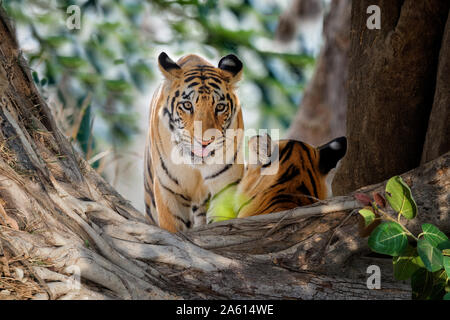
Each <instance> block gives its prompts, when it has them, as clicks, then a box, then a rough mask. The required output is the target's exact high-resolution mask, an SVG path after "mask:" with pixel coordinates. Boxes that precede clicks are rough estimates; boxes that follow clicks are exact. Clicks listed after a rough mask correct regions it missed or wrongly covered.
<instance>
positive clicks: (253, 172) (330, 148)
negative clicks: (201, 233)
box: [207, 135, 347, 222]
mask: <svg viewBox="0 0 450 320" xmlns="http://www.w3.org/2000/svg"><path fill="white" fill-rule="evenodd" d="M346 150H347V139H346V138H345V137H340V138H336V139H334V140H332V141H330V142H328V143H326V144H324V145H322V146H320V147H317V148H316V147H313V146H311V145H309V144H307V143H304V142H301V141H296V140H279V141H272V140H271V139H270V137H269V136H268V135H265V136H255V137H252V138H251V139H250V140H249V154H250V159H251V158H252V156H253V158H254V159H257V161H256V162H255V163H249V164H248V165H247V169H246V171H245V173H244V176H243V177H242V179H241V180H240V182H239V183H235V184H232V185H229V186H228V187H227V188H226V189H224V190H223V191H221V192H220V193H218V194H217V196H215V197H214V198H213V199H212V200H211V202H210V205H209V208H208V213H207V219H208V222H214V221H221V220H226V219H230V218H236V217H238V218H243V217H248V216H254V215H260V214H267V213H271V212H278V211H283V210H288V209H293V208H296V207H300V206H305V205H309V204H312V203H314V202H316V201H318V200H323V199H326V198H327V197H329V196H331V188H330V183H331V180H330V179H329V178H330V171H331V170H332V169H333V168H335V167H336V165H337V163H338V161H339V160H340V159H341V158H342V157H343V156H344V155H345V153H346ZM273 166H275V167H276V168H277V170H273Z"/></svg>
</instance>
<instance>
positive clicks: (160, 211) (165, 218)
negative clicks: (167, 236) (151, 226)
mask: <svg viewBox="0 0 450 320" xmlns="http://www.w3.org/2000/svg"><path fill="white" fill-rule="evenodd" d="M154 187H155V202H156V211H157V215H158V223H159V227H160V228H162V229H166V230H168V231H170V232H177V226H176V223H175V218H174V216H173V214H172V212H171V211H170V209H169V207H168V206H167V200H169V201H171V200H172V201H176V199H170V198H172V197H171V196H170V195H167V194H164V196H165V197H166V199H164V198H163V195H162V193H161V186H160V185H159V182H158V180H156V181H155V184H154ZM167 198H168V199H167ZM164 200H166V201H164Z"/></svg>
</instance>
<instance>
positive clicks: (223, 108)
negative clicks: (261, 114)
mask: <svg viewBox="0 0 450 320" xmlns="http://www.w3.org/2000/svg"><path fill="white" fill-rule="evenodd" d="M158 66H159V69H160V71H161V73H162V75H163V77H164V80H163V83H162V84H161V85H160V86H159V88H158V89H157V90H156V91H155V92H154V94H153V97H152V100H151V103H150V117H149V125H148V127H149V129H148V134H147V140H146V147H145V159H144V162H145V164H144V165H145V170H144V171H145V172H144V187H145V211H146V216H147V217H148V218H149V219H150V221H151V222H152V223H154V224H156V225H158V226H159V227H161V228H163V229H165V230H168V231H170V232H177V231H184V230H187V229H190V228H194V227H197V226H200V225H204V224H205V223H206V205H207V203H208V201H209V199H210V198H211V196H213V195H215V194H216V193H217V192H218V191H220V190H221V189H222V188H223V187H224V186H226V185H228V184H230V183H233V182H235V181H238V180H240V179H241V178H242V175H243V173H244V159H243V149H244V148H243V130H244V123H243V117H242V110H241V105H240V102H239V99H238V97H237V94H236V93H235V91H236V87H237V86H236V84H237V83H238V81H239V80H240V79H241V76H242V72H243V64H242V62H241V61H240V60H239V58H238V57H237V56H235V55H233V54H229V55H227V56H225V57H223V58H221V59H220V61H219V63H218V67H214V66H213V65H212V64H210V63H209V62H208V61H206V60H205V59H203V58H202V57H200V56H198V55H194V54H190V55H187V56H184V57H182V58H180V59H179V60H178V61H177V62H174V61H173V60H172V59H171V58H170V57H169V56H168V55H167V54H166V53H165V52H162V53H161V54H160V55H159V56H158Z"/></svg>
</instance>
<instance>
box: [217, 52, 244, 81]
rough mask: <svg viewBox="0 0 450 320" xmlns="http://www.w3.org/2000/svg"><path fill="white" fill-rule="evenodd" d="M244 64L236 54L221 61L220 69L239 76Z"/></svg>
mask: <svg viewBox="0 0 450 320" xmlns="http://www.w3.org/2000/svg"><path fill="white" fill-rule="evenodd" d="M242 66H243V65H242V62H241V60H239V58H238V57H236V56H235V55H234V54H229V55H227V56H225V57H223V58H222V59H220V61H219V69H222V70H224V71H227V72H229V73H231V74H232V75H233V77H235V76H237V75H238V74H239V73H240V72H241V71H242Z"/></svg>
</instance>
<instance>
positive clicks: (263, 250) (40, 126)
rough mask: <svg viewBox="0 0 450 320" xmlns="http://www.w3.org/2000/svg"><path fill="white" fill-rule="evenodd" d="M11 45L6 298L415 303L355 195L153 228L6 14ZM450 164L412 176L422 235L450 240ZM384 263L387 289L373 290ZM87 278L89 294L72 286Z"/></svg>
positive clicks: (3, 53)
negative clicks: (111, 181) (185, 228)
mask: <svg viewBox="0 0 450 320" xmlns="http://www.w3.org/2000/svg"><path fill="white" fill-rule="evenodd" d="M0 39H2V41H1V43H0V88H1V92H0V96H1V100H0V150H1V153H0V261H1V269H0V272H2V273H4V274H10V275H11V276H9V277H1V278H0V286H3V288H1V287H0V298H5V297H6V298H8V297H13V298H24V297H32V298H42V299H48V298H51V299H82V298H89V299H109V298H112V299H175V298H200V299H212V298H225V299H227V298H228V299H238V298H259V299H267V298H272V299H281V298H283V299H289V298H295V299H408V298H410V289H409V284H406V283H402V282H397V281H394V280H393V277H392V262H391V259H388V258H383V257H379V256H374V255H372V254H371V253H370V250H369V249H368V247H367V245H366V242H367V240H366V239H362V238H360V237H358V235H357V227H356V225H357V222H356V220H357V214H356V211H355V210H356V209H358V208H360V205H359V204H358V203H357V202H356V201H355V200H354V199H353V197H351V196H346V197H339V198H334V199H330V200H327V201H323V202H322V203H319V204H316V205H313V206H309V207H303V208H297V209H293V210H289V211H286V212H279V213H274V214H269V215H264V216H256V217H251V218H246V219H236V220H231V221H226V222H221V223H216V224H211V225H208V226H203V227H201V228H197V229H193V230H190V231H189V232H185V233H177V234H172V233H169V232H167V231H164V230H161V229H159V228H158V227H156V226H153V225H150V224H148V222H147V221H146V219H145V218H144V216H143V215H142V214H141V213H140V212H138V211H136V210H135V209H134V208H133V207H132V206H131V205H130V204H129V203H128V202H127V201H126V200H125V199H123V198H122V197H121V196H120V195H119V194H118V193H117V192H115V191H114V190H113V189H112V188H111V187H110V186H109V185H108V184H107V183H106V182H105V181H103V179H102V178H101V177H100V176H98V175H97V173H96V172H95V171H94V170H93V169H92V168H91V167H90V166H89V165H88V164H87V163H86V162H85V161H84V160H83V159H82V158H81V157H80V155H79V154H77V152H76V151H74V150H73V148H72V147H71V145H70V144H69V142H68V141H67V140H66V138H65V137H64V136H63V135H62V133H61V132H60V131H59V129H58V128H57V127H56V124H55V121H54V120H53V118H52V115H51V112H50V110H49V108H48V106H47V104H46V103H45V101H44V100H43V99H42V98H41V96H40V95H39V93H38V91H37V89H36V87H35V86H34V84H33V81H32V79H31V76H30V73H29V69H28V68H27V66H26V63H25V62H24V60H23V58H22V56H21V54H20V51H19V50H18V48H17V42H16V40H15V38H14V32H13V31H12V30H11V28H10V25H9V22H8V19H7V17H6V16H5V13H4V11H3V10H2V9H0ZM449 163H450V153H447V154H445V155H444V156H442V157H439V158H438V159H436V160H434V161H432V162H428V163H426V164H424V165H423V166H422V167H419V168H417V169H415V170H414V171H411V172H408V173H405V174H404V175H403V178H404V179H405V181H406V182H407V183H408V184H410V185H411V186H412V190H413V194H414V196H415V198H416V201H417V204H418V206H419V210H420V214H419V216H418V218H417V219H416V220H414V222H410V223H409V224H410V225H407V226H408V227H410V228H411V229H412V230H415V231H417V225H418V224H419V223H421V222H425V221H426V222H431V223H435V224H436V225H438V226H439V227H440V228H441V230H443V231H444V232H449V231H450V219H449V217H448V212H449V207H448V206H449V202H448V201H446V200H447V199H446V197H448V194H449V191H450V190H449V189H450V184H449V183H448V181H449V175H450V172H449ZM381 188H383V186H382V185H376V186H370V187H366V188H365V189H364V192H371V191H373V190H379V189H381ZM411 223H415V224H416V225H411ZM374 264H375V265H378V266H379V267H380V268H381V276H382V281H381V289H379V290H369V289H368V288H367V286H366V279H367V276H368V275H367V274H366V270H367V267H368V266H369V265H374ZM19 269H21V270H22V271H23V270H25V272H22V275H21V272H19V271H18V270H19ZM13 270H15V271H13ZM77 270H79V271H80V277H81V287H77V286H76V285H75V286H74V285H69V282H68V280H70V279H71V275H72V273H73V272H74V271H75V272H76V271H77ZM23 273H24V274H25V275H23ZM13 274H14V275H15V276H14V277H15V278H13V276H12V275H13ZM12 278H13V279H12ZM5 279H9V280H8V281H9V282H8V281H7V280H5ZM11 279H12V280H11ZM25 279H27V281H25ZM33 284H34V285H33ZM21 286H22V287H24V286H27V289H28V291H27V296H25V295H21V294H20V290H19V289H20V288H22V287H21Z"/></svg>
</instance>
